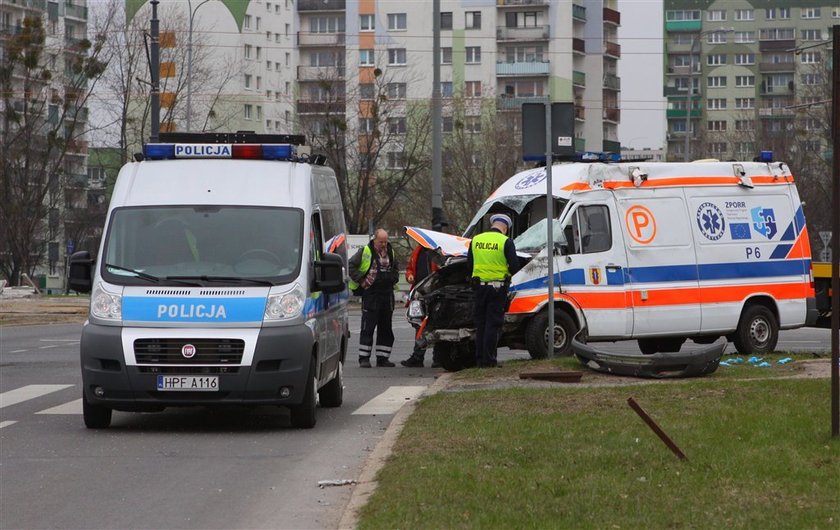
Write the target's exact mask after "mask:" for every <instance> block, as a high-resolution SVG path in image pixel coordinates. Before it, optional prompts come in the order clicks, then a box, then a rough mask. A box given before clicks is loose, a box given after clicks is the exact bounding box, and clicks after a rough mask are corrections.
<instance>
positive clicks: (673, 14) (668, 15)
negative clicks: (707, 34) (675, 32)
mask: <svg viewBox="0 0 840 530" xmlns="http://www.w3.org/2000/svg"><path fill="white" fill-rule="evenodd" d="M665 20H666V21H668V22H680V21H686V20H700V11H699V10H697V9H683V10H676V11H666V12H665Z"/></svg>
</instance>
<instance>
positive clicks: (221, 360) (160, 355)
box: [134, 339, 245, 364]
mask: <svg viewBox="0 0 840 530" xmlns="http://www.w3.org/2000/svg"><path fill="white" fill-rule="evenodd" d="M187 344H191V345H193V346H194V347H195V354H194V355H193V356H192V357H189V358H187V357H185V356H184V355H183V353H182V350H183V348H184V346H185V345H187ZM244 351H245V341H244V340H242V339H137V340H135V341H134V358H135V359H136V360H137V363H138V364H239V363H240V362H241V361H242V353H243V352H244Z"/></svg>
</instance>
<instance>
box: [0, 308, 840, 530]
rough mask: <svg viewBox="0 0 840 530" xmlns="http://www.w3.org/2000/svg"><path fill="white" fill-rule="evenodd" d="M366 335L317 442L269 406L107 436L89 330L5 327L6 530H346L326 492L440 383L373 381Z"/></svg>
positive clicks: (399, 376)
mask: <svg viewBox="0 0 840 530" xmlns="http://www.w3.org/2000/svg"><path fill="white" fill-rule="evenodd" d="M358 326H359V317H358V315H357V314H354V315H352V316H351V329H352V331H353V336H352V341H351V353H350V355H349V359H348V360H349V362H348V363H347V365H346V369H345V401H344V405H343V406H342V407H341V408H338V409H319V410H318V424H317V426H316V427H315V428H314V429H312V430H296V429H292V428H290V427H289V426H288V417H287V415H286V414H285V412H284V410H283V409H280V408H267V407H266V408H260V409H256V410H247V409H230V410H224V411H209V410H205V409H167V410H166V411H164V412H162V413H156V414H130V413H121V412H116V413H115V414H114V420H113V423H112V427H111V428H110V429H108V430H101V431H94V430H88V429H86V428H85V427H84V425H83V422H82V417H81V401H80V397H81V376H80V373H79V366H78V348H79V343H78V340H79V335H80V329H81V326H80V325H75V324H72V325H51V326H20V327H0V528H184V529H191V528H335V527H336V526H337V524H338V521H339V519H340V517H341V512H342V510H343V508H344V506H345V505H346V503H347V501H348V500H349V497H350V492H351V490H350V488H349V487H327V488H323V489H321V488H319V487H318V482H319V481H322V480H335V479H339V480H340V479H357V478H358V477H359V474H360V472H361V469H362V467H363V465H364V463H365V459H366V458H367V456H368V454H369V453H370V451H371V450H372V448H373V447H374V446H375V445H376V443H377V441H378V440H379V439H380V438H381V436H382V434H383V432H384V430H385V429H386V428H387V426H388V424H389V423H390V420H391V419H392V417H393V414H394V413H395V412H396V411H397V410H398V408H399V407H400V406H401V405H402V404H404V403H405V402H407V401H408V400H410V399H414V398H415V397H416V396H417V395H418V393H419V392H420V391H422V390H423V389H424V388H425V387H427V386H429V385H430V384H431V383H432V382H433V381H434V378H435V376H436V374H437V373H439V371H438V370H435V369H432V368H430V367H428V365H429V364H430V362H431V353H429V355H427V360H426V364H427V367H426V368H422V369H407V368H403V367H400V366H398V367H396V368H373V369H360V368H359V367H358V365H357V363H356V356H355V353H354V352H355V351H356V349H355V348H356V345H357V343H358ZM394 327H395V334H396V336H397V341H396V343H395V353H394V355H393V359H394V360H395V361H399V360H401V359H404V358H406V357H407V356H408V354H409V353H410V351H411V346H412V343H413V333H412V330H411V329H410V327H409V326H408V324H407V323H406V322H405V321H404V320H403V317H402V312H401V311H400V310H398V311H397V313H395V315H394ZM628 346H629V344H622V343H619V344H616V345H612V344H606V345H603V348H604V349H626V348H627V347H628ZM730 348H731V346H730ZM829 348H830V343H829V330H820V329H801V330H794V331H785V332H782V338H781V340H780V342H779V347H778V349H779V350H784V351H819V352H827V351H828V350H829ZM499 353H500V360H502V361H504V360H508V359H512V358H527V353H526V352H522V351H510V350H507V349H502V350H500V352H499ZM386 392H387V393H386ZM383 394H384V396H383ZM378 396H379V397H380V399H378V400H377V399H375V398H377V397H378ZM386 398H387V399H386Z"/></svg>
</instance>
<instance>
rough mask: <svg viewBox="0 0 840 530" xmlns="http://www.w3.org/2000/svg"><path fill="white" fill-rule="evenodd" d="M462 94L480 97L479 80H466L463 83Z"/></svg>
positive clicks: (469, 96)
mask: <svg viewBox="0 0 840 530" xmlns="http://www.w3.org/2000/svg"><path fill="white" fill-rule="evenodd" d="M464 96H465V97H468V98H480V97H481V81H467V82H466V83H465V84H464Z"/></svg>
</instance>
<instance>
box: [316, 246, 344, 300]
mask: <svg viewBox="0 0 840 530" xmlns="http://www.w3.org/2000/svg"><path fill="white" fill-rule="evenodd" d="M314 269H315V287H316V288H317V289H318V290H321V291H324V292H325V293H328V294H331V293H340V292H342V291H344V290H345V289H346V288H347V284H346V282H345V278H344V276H345V273H344V259H342V257H341V256H339V255H338V254H333V253H331V252H327V253H325V254H324V255H323V256H321V259H320V260H318V261H316V262H315V267H314Z"/></svg>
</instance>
